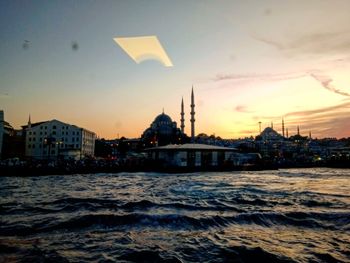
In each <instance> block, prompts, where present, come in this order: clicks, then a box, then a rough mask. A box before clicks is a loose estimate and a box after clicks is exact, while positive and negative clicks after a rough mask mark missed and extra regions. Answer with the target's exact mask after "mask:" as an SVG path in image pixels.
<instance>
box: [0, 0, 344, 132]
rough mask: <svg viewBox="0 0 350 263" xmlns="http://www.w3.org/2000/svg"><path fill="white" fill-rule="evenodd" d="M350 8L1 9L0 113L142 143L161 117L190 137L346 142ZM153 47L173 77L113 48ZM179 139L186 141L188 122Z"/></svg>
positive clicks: (157, 4) (239, 4)
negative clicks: (272, 136) (148, 40)
mask: <svg viewBox="0 0 350 263" xmlns="http://www.w3.org/2000/svg"><path fill="white" fill-rule="evenodd" d="M348 10H350V2H349V1H346V0H344V1H340V0H339V1H307V2H302V1H298V2H296V1H283V2H282V1H249V2H246V1H177V2H171V1H147V2H142V1H118V2H117V1H103V2H96V1H25V2H23V1H1V2H0V34H1V36H2V41H1V44H0V57H1V62H0V105H1V107H0V108H1V109H3V110H4V111H5V118H6V120H7V121H9V122H10V123H11V124H12V125H13V126H14V127H15V128H19V126H20V125H24V124H26V122H27V120H28V115H29V114H31V117H32V121H33V122H36V121H44V120H51V119H60V120H62V121H64V122H67V123H75V124H77V125H79V126H82V127H86V128H88V129H90V130H93V131H95V132H96V133H97V135H98V136H100V137H105V138H115V137H117V134H119V135H124V136H126V137H139V136H140V135H141V133H142V131H143V130H144V129H145V127H147V126H148V125H149V123H150V122H151V121H152V120H153V118H154V117H155V116H157V115H158V114H159V113H161V112H162V108H165V112H166V113H167V114H168V115H169V116H171V117H172V119H173V120H174V121H176V122H177V123H178V125H180V110H181V108H180V103H181V99H182V97H183V98H184V105H185V113H186V119H187V120H189V119H190V115H189V112H190V92H191V86H192V84H193V85H194V89H195V94H196V101H195V104H196V134H198V133H207V134H213V133H215V135H217V136H221V137H223V138H237V137H244V136H250V135H257V133H258V132H259V122H261V126H262V128H264V127H266V126H270V123H271V122H273V123H274V128H275V129H276V130H277V131H279V132H281V129H282V123H281V121H282V117H283V118H284V125H285V129H286V130H287V129H288V131H289V135H293V134H295V133H296V131H297V126H298V125H299V126H300V132H301V134H302V135H305V136H307V135H308V133H309V131H311V132H312V135H313V137H338V138H340V137H348V136H350V117H349V116H350V114H349V108H350V76H349V74H348V72H349V70H350V55H349V54H350V45H349V44H350V33H349V32H350V16H349V15H348ZM137 36H156V37H157V38H158V39H159V41H160V42H161V44H162V46H163V47H164V49H165V50H166V52H167V54H168V55H169V57H170V58H171V61H172V64H173V67H164V66H162V64H161V63H159V62H158V61H152V60H151V61H144V62H142V63H140V64H136V63H135V62H134V61H132V60H131V59H130V58H129V57H128V55H127V54H126V53H125V52H124V51H123V50H122V49H121V48H119V47H118V46H117V45H116V43H115V42H114V41H113V38H117V37H137ZM185 132H186V133H187V134H188V135H189V134H191V131H190V125H189V123H186V126H185Z"/></svg>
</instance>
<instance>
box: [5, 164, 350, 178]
mask: <svg viewBox="0 0 350 263" xmlns="http://www.w3.org/2000/svg"><path fill="white" fill-rule="evenodd" d="M299 168H300V169H303V168H333V169H350V164H349V163H329V164H322V165H310V164H309V165H305V164H304V165H250V166H234V167H154V166H153V167H152V166H123V167H90V166H86V167H74V168H67V167H39V168H38V167H17V166H12V167H11V166H10V167H9V166H7V167H0V177H33V176H50V175H75V174H98V173H123V172H125V173H138V172H145V173H148V172H154V173H169V174H176V173H178V174H182V173H194V172H230V171H267V170H279V169H299Z"/></svg>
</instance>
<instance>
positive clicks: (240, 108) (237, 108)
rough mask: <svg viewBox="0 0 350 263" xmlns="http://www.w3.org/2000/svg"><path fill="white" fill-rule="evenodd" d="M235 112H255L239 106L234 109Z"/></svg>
mask: <svg viewBox="0 0 350 263" xmlns="http://www.w3.org/2000/svg"><path fill="white" fill-rule="evenodd" d="M234 110H235V111H237V112H242V113H252V112H253V111H249V110H248V109H247V106H244V105H237V106H236V107H235V108H234Z"/></svg>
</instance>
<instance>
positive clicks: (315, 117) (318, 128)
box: [253, 100, 350, 138]
mask: <svg viewBox="0 0 350 263" xmlns="http://www.w3.org/2000/svg"><path fill="white" fill-rule="evenodd" d="M349 114H350V101H349V100H347V102H344V103H341V104H338V105H334V106H329V107H323V108H318V109H314V110H305V111H295V112H288V113H286V114H284V115H283V117H284V121H285V127H286V128H288V129H289V134H290V135H292V134H294V133H296V127H297V126H300V129H301V133H302V134H306V133H308V132H309V131H312V134H314V135H315V136H318V137H329V136H331V137H338V138H340V137H349V136H350V116H349ZM253 120H254V121H256V120H259V121H262V123H269V122H270V121H271V120H273V121H274V127H275V129H276V130H277V131H281V129H282V127H281V126H282V125H281V120H282V117H281V116H254V117H253Z"/></svg>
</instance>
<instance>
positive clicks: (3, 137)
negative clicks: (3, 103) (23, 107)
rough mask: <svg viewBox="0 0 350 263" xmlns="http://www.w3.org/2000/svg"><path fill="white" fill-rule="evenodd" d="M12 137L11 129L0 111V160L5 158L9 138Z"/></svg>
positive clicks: (12, 130) (12, 131)
mask: <svg viewBox="0 0 350 263" xmlns="http://www.w3.org/2000/svg"><path fill="white" fill-rule="evenodd" d="M13 135H14V129H13V127H12V126H11V125H10V124H9V123H8V122H6V121H5V118H4V111H2V110H1V111H0V158H6V157H7V156H6V153H7V152H8V149H9V141H10V137H11V136H13Z"/></svg>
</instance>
